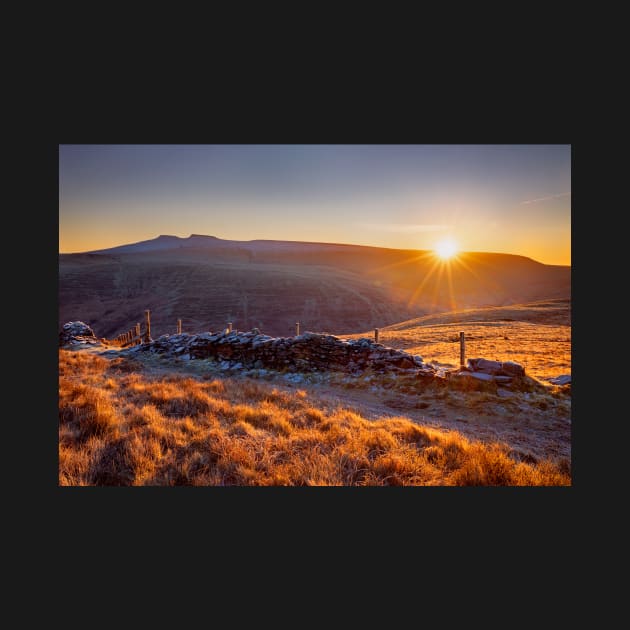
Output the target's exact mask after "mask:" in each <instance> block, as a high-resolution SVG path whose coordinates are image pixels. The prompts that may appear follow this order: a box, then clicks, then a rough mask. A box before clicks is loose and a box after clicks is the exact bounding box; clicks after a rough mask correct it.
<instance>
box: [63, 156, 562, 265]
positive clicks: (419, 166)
mask: <svg viewBox="0 0 630 630" xmlns="http://www.w3.org/2000/svg"><path fill="white" fill-rule="evenodd" d="M161 234H171V235H174V236H182V237H186V236H189V235H190V234H206V235H211V236H217V237H219V238H223V239H231V240H243V241H247V240H252V239H274V240H297V241H315V242H326V243H351V244H357V245H373V246H377V247H393V248H401V249H420V250H426V249H433V248H434V247H435V246H436V244H437V243H439V242H440V241H442V240H444V239H451V240H452V241H454V242H456V243H457V245H458V247H459V249H460V250H462V251H476V252H481V251H483V252H502V253H509V254H520V255H523V256H528V257H530V258H533V259H534V260H537V261H539V262H542V263H546V264H555V265H570V264H571V146H570V145H557V144H556V145H507V144H505V145H454V144H444V145H412V144H405V145H318V144H315V145H242V144H235V145H87V144H84V145H60V146H59V251H60V252H61V253H71V252H82V251H90V250H95V249H102V248H107V247H113V246H116V245H123V244H126V243H133V242H137V241H142V240H148V239H151V238H155V237H157V236H159V235H161Z"/></svg>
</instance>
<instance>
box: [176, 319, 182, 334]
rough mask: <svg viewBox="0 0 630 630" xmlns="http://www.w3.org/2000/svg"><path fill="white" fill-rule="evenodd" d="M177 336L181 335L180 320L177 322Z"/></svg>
mask: <svg viewBox="0 0 630 630" xmlns="http://www.w3.org/2000/svg"><path fill="white" fill-rule="evenodd" d="M177 334H178V335H181V334H182V320H181V319H178V320H177Z"/></svg>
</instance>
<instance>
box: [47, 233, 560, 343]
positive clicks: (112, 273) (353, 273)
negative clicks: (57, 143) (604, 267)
mask: <svg viewBox="0 0 630 630" xmlns="http://www.w3.org/2000/svg"><path fill="white" fill-rule="evenodd" d="M570 283H571V269H570V267H559V266H550V265H543V264H541V263H538V262H536V261H534V260H531V259H529V258H526V257H523V256H512V255H508V254H491V253H466V254H461V255H460V256H459V257H458V258H457V259H456V260H454V261H453V262H452V263H451V264H449V265H445V264H442V263H440V262H439V261H437V259H436V258H435V257H434V256H433V255H432V254H431V253H430V252H426V251H418V250H397V249H387V248H378V247H368V246H361V245H344V244H334V243H300V242H293V241H265V240H256V241H230V240H222V239H219V238H216V237H213V236H203V235H191V236H190V237H188V238H179V237H176V236H168V235H163V236H159V237H157V238H156V239H152V240H149V241H142V242H140V243H132V244H129V245H123V246H120V247H117V248H110V249H107V250H100V251H99V252H88V253H84V254H61V255H60V256H59V317H60V322H65V321H70V320H77V319H80V320H82V321H84V322H86V323H88V324H95V323H97V322H98V326H99V330H101V331H102V332H101V333H100V334H102V335H105V336H115V335H116V334H118V333H120V332H123V331H126V330H128V329H129V328H130V327H131V326H132V325H133V324H135V323H136V322H141V321H142V317H143V313H144V310H145V309H150V310H151V319H152V332H153V334H154V336H155V335H156V334H163V333H168V332H174V330H175V326H176V321H177V319H178V318H181V319H182V320H183V326H184V330H187V331H189V332H200V331H203V330H217V329H219V328H223V327H225V325H226V323H227V322H228V321H231V322H232V323H233V326H234V327H235V328H238V329H241V330H245V329H249V328H251V327H254V326H255V327H258V328H260V329H261V330H262V331H263V332H265V333H268V334H272V335H289V334H292V331H293V330H294V327H295V322H296V321H299V322H300V323H301V328H302V330H314V331H326V332H332V333H336V334H349V333H354V332H356V331H357V330H367V329H370V328H373V327H375V326H378V327H383V326H387V325H389V324H394V323H396V322H401V321H404V320H408V319H411V318H414V317H420V316H423V315H427V314H431V313H439V312H443V311H448V310H460V309H466V308H475V307H480V306H491V305H492V306H502V305H508V304H514V303H524V302H531V301H534V300H541V299H550V298H565V299H566V298H569V297H570Z"/></svg>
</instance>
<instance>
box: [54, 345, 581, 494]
mask: <svg viewBox="0 0 630 630" xmlns="http://www.w3.org/2000/svg"><path fill="white" fill-rule="evenodd" d="M570 483H571V479H570V475H569V471H567V470H562V469H561V468H559V467H558V466H557V465H555V464H553V463H551V462H545V461H542V462H538V463H536V464H529V463H523V462H518V461H515V460H514V459H513V458H512V457H510V453H509V448H508V447H507V446H505V445H502V444H490V445H484V444H481V443H477V442H473V441H470V440H468V439H466V438H465V437H463V436H462V435H461V434H459V433H457V432H455V431H451V432H444V431H438V430H436V429H433V428H429V427H424V426H419V425H417V424H415V423H413V422H411V421H410V420H408V419H406V418H403V417H399V418H383V419H380V420H375V421H372V420H367V419H366V418H363V417H361V416H360V415H358V414H357V413H355V412H353V411H351V410H348V409H344V408H341V407H338V408H336V409H333V410H329V411H324V410H323V409H321V408H319V407H318V406H317V404H316V403H315V402H314V401H313V400H312V399H310V398H309V396H308V395H307V393H306V392H305V391H303V390H297V391H294V392H290V393H289V392H285V391H281V390H279V389H277V388H274V387H273V385H271V384H267V383H259V382H255V381H250V380H230V379H225V380H219V379H215V380H197V379H195V378H191V377H187V376H183V375H178V374H170V375H168V376H161V377H158V376H154V375H149V374H145V373H144V372H142V369H141V366H140V364H135V363H128V362H125V361H124V360H123V361H119V362H118V363H114V362H110V361H107V360H105V359H102V358H98V357H95V356H93V355H90V354H86V353H73V352H70V351H66V350H61V351H60V359H59V484H60V485H64V486H65V485H157V486H162V485H570Z"/></svg>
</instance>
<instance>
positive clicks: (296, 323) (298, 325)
mask: <svg viewBox="0 0 630 630" xmlns="http://www.w3.org/2000/svg"><path fill="white" fill-rule="evenodd" d="M295 336H296V337H299V336H300V322H295Z"/></svg>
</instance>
